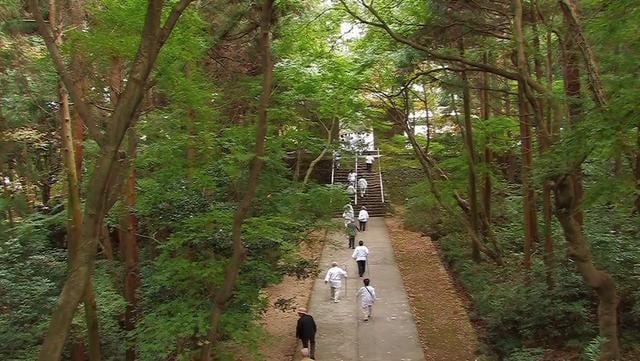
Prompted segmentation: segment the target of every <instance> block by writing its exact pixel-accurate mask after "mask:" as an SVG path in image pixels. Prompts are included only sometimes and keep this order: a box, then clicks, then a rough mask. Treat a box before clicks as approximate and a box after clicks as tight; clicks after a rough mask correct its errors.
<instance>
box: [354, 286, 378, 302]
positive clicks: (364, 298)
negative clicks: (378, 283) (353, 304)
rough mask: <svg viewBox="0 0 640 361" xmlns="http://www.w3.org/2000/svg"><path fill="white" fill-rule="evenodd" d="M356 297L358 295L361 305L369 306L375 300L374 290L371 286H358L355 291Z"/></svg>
mask: <svg viewBox="0 0 640 361" xmlns="http://www.w3.org/2000/svg"><path fill="white" fill-rule="evenodd" d="M356 297H360V304H361V305H362V307H367V306H371V305H373V303H374V302H376V290H375V289H374V288H373V287H371V286H363V287H360V289H359V290H358V292H357V293H356Z"/></svg>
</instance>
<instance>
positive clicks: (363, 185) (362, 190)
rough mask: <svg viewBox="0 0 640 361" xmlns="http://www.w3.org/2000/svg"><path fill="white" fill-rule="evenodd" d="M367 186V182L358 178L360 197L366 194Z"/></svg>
mask: <svg viewBox="0 0 640 361" xmlns="http://www.w3.org/2000/svg"><path fill="white" fill-rule="evenodd" d="M368 185H369V183H367V180H366V179H364V177H363V178H360V179H359V180H358V190H359V191H360V197H361V198H362V197H364V194H365V193H366V192H367V186H368Z"/></svg>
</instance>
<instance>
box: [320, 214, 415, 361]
mask: <svg viewBox="0 0 640 361" xmlns="http://www.w3.org/2000/svg"><path fill="white" fill-rule="evenodd" d="M356 240H357V241H360V240H362V241H364V242H365V245H366V246H367V247H368V248H369V250H370V252H371V254H370V256H369V265H368V274H367V275H365V277H369V278H370V279H371V285H372V286H373V287H375V289H376V296H377V297H378V301H377V302H376V304H375V306H374V310H373V317H372V319H371V320H370V321H368V322H363V321H362V320H361V317H362V316H361V314H360V308H359V304H358V303H357V302H356V300H355V292H356V290H357V289H358V288H360V287H361V286H362V280H361V279H359V278H358V274H357V266H356V263H355V261H354V260H353V259H351V253H352V250H350V249H349V248H347V243H348V242H347V239H346V236H344V235H343V233H341V232H336V233H334V234H333V235H332V236H331V239H330V240H329V242H328V243H327V245H326V246H325V249H324V252H323V254H322V257H321V259H320V268H321V270H322V272H321V273H320V274H319V275H318V277H317V278H316V280H315V284H314V288H313V293H312V295H311V300H310V302H309V309H310V314H311V315H313V317H314V319H315V320H316V324H317V326H318V333H317V334H316V344H317V346H316V360H323V361H330V360H331V361H339V360H342V361H356V360H367V361H401V360H402V361H423V360H425V358H424V355H423V352H422V347H421V346H420V341H419V339H418V333H417V331H416V325H415V322H414V319H413V316H412V313H411V308H410V305H409V300H408V298H407V294H406V292H405V290H404V286H403V283H402V278H401V276H400V272H399V271H398V267H397V265H396V263H395V261H394V258H393V250H392V248H391V242H390V241H389V234H388V232H387V227H386V225H385V222H384V218H371V219H370V220H369V224H368V225H367V230H366V231H365V232H360V233H358V236H357V238H356ZM332 261H335V262H338V263H339V264H340V265H341V267H345V265H346V268H347V272H348V273H349V279H348V281H347V283H346V292H343V294H342V297H341V298H342V300H341V302H340V303H333V302H332V301H331V300H330V299H329V287H328V286H326V285H325V284H324V276H325V273H326V270H327V269H328V268H329V267H330V266H331V262H332ZM344 286H345V285H343V291H344V290H345V287H344Z"/></svg>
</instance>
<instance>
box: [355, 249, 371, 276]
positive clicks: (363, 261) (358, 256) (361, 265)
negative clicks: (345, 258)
mask: <svg viewBox="0 0 640 361" xmlns="http://www.w3.org/2000/svg"><path fill="white" fill-rule="evenodd" d="M367 257H369V248H367V246H365V245H364V242H362V241H360V242H358V247H356V249H354V250H353V254H352V255H351V258H353V259H355V260H356V262H357V263H358V275H359V276H360V277H362V275H364V270H365V268H366V265H367Z"/></svg>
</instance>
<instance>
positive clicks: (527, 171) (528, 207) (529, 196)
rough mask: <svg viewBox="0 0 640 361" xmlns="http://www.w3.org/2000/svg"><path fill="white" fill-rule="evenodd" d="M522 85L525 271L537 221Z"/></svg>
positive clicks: (521, 117) (521, 148)
mask: <svg viewBox="0 0 640 361" xmlns="http://www.w3.org/2000/svg"><path fill="white" fill-rule="evenodd" d="M522 87H523V84H522V83H521V82H520V83H519V84H518V93H519V96H518V104H519V118H520V155H521V158H522V172H521V174H522V208H523V214H524V260H523V265H524V267H525V268H526V269H529V268H531V252H532V249H533V244H534V243H535V241H536V238H537V236H536V235H537V220H536V212H535V208H534V193H533V187H532V186H531V179H530V177H531V165H532V149H531V148H532V147H531V130H530V126H529V121H528V117H527V103H526V102H527V101H526V100H525V95H524V90H522Z"/></svg>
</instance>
